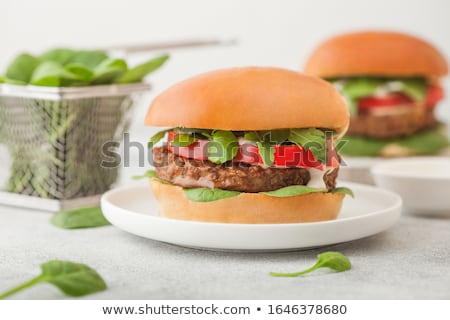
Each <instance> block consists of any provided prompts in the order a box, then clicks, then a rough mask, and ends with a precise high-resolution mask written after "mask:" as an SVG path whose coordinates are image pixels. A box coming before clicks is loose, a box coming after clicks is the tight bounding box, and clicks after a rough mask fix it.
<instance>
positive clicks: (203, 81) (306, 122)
mask: <svg viewBox="0 0 450 320" xmlns="http://www.w3.org/2000/svg"><path fill="white" fill-rule="evenodd" d="M348 123H349V114H348V108H347V105H346V102H345V101H344V99H343V98H342V97H341V96H340V95H339V93H338V92H337V91H336V90H335V89H334V88H333V86H331V85H330V84H329V83H327V82H326V81H323V80H321V79H318V78H315V77H311V76H305V75H302V74H299V73H297V72H294V71H289V70H285V69H278V68H262V67H247V68H232V69H223V70H217V71H212V72H208V73H204V74H201V75H198V76H195V77H193V78H190V79H187V80H185V81H182V82H180V83H178V84H176V85H174V86H172V87H170V88H169V89H167V90H166V91H164V92H163V93H161V94H160V95H159V96H158V97H156V99H155V100H154V101H153V103H152V104H151V106H150V109H149V111H148V113H147V116H146V119H145V125H149V126H164V127H187V128H204V129H222V130H271V129H282V128H308V127H316V128H325V129H332V130H335V131H336V132H337V133H338V135H342V134H343V133H344V132H345V131H346V130H347V127H348Z"/></svg>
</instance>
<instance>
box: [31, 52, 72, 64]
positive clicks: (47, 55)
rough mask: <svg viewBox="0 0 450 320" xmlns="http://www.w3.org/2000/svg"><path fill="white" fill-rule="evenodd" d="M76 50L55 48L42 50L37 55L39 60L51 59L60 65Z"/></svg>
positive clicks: (65, 62)
mask: <svg viewBox="0 0 450 320" xmlns="http://www.w3.org/2000/svg"><path fill="white" fill-rule="evenodd" d="M75 53H76V51H74V50H72V49H66V48H57V49H52V50H49V51H46V52H44V53H43V54H41V55H40V56H39V59H40V60H41V61H53V62H56V63H59V64H60V65H63V66H64V65H65V64H67V63H68V62H69V61H70V59H72V57H73V56H74V55H75Z"/></svg>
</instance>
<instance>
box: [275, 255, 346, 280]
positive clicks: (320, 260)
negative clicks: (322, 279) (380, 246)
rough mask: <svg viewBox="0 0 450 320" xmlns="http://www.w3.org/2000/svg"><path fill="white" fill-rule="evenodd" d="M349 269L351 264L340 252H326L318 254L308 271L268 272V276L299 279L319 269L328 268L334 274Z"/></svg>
mask: <svg viewBox="0 0 450 320" xmlns="http://www.w3.org/2000/svg"><path fill="white" fill-rule="evenodd" d="M351 267H352V264H351V263H350V260H349V259H348V258H347V257H346V256H345V255H343V254H342V253H340V252H335V251H328V252H323V253H320V254H318V255H317V263H316V264H315V265H314V266H312V267H311V268H309V269H306V270H304V271H300V272H295V273H279V272H270V275H271V276H274V277H299V276H302V275H305V274H307V273H310V272H313V271H314V270H317V269H319V268H330V269H332V270H334V271H336V272H342V271H347V270H350V269H351Z"/></svg>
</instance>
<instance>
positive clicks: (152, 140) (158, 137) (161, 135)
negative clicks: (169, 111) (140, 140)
mask: <svg viewBox="0 0 450 320" xmlns="http://www.w3.org/2000/svg"><path fill="white" fill-rule="evenodd" d="M171 130H173V129H167V130H163V131H159V132H157V133H155V134H154V135H153V136H152V137H151V138H150V141H149V142H148V148H153V146H154V145H155V144H157V143H158V142H159V141H161V139H162V138H164V136H165V135H166V133H167V132H169V131H171Z"/></svg>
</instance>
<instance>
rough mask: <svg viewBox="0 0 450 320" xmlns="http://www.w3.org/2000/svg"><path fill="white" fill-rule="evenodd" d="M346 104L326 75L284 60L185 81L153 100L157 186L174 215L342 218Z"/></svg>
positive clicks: (246, 219)
mask: <svg viewBox="0 0 450 320" xmlns="http://www.w3.org/2000/svg"><path fill="white" fill-rule="evenodd" d="M348 123H349V114H348V107H347V105H346V102H345V100H344V99H343V98H342V97H341V96H340V94H339V93H338V92H337V91H336V89H335V88H334V87H333V86H332V85H330V84H329V83H328V82H326V81H324V80H321V79H319V78H315V77H311V76H305V75H302V74H299V73H297V72H294V71H288V70H284V69H278V68H262V67H247V68H232V69H224V70H218V71H212V72H208V73H205V74H201V75H198V76H195V77H193V78H190V79H187V80H185V81H182V82H180V83H178V84H176V85H174V86H172V87H170V88H169V89H167V90H166V91H164V92H162V93H161V94H160V95H159V96H158V97H156V98H155V99H154V101H153V102H152V104H151V106H150V108H149V110H148V113H147V116H146V118H145V125H148V126H159V127H165V129H164V130H162V131H160V132H158V133H157V134H155V135H154V136H153V137H152V138H151V139H150V143H149V145H150V147H151V148H152V157H153V161H154V162H153V165H154V167H155V170H154V171H149V172H148V173H147V174H146V176H148V177H150V184H151V188H152V190H153V192H154V195H155V197H156V199H157V200H158V202H159V205H160V215H161V216H163V217H167V218H173V219H182V220H195V221H204V222H222V223H245V224H250V223H296V222H313V221H323V220H331V219H335V218H336V217H337V215H338V213H339V211H340V208H341V205H342V201H343V198H344V196H345V194H351V191H350V190H349V189H346V188H342V187H341V188H337V187H336V177H337V174H338V170H339V156H338V155H337V154H336V151H335V148H334V142H335V140H336V139H337V138H338V137H340V136H342V135H343V134H344V133H345V131H346V130H347V127H348Z"/></svg>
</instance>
